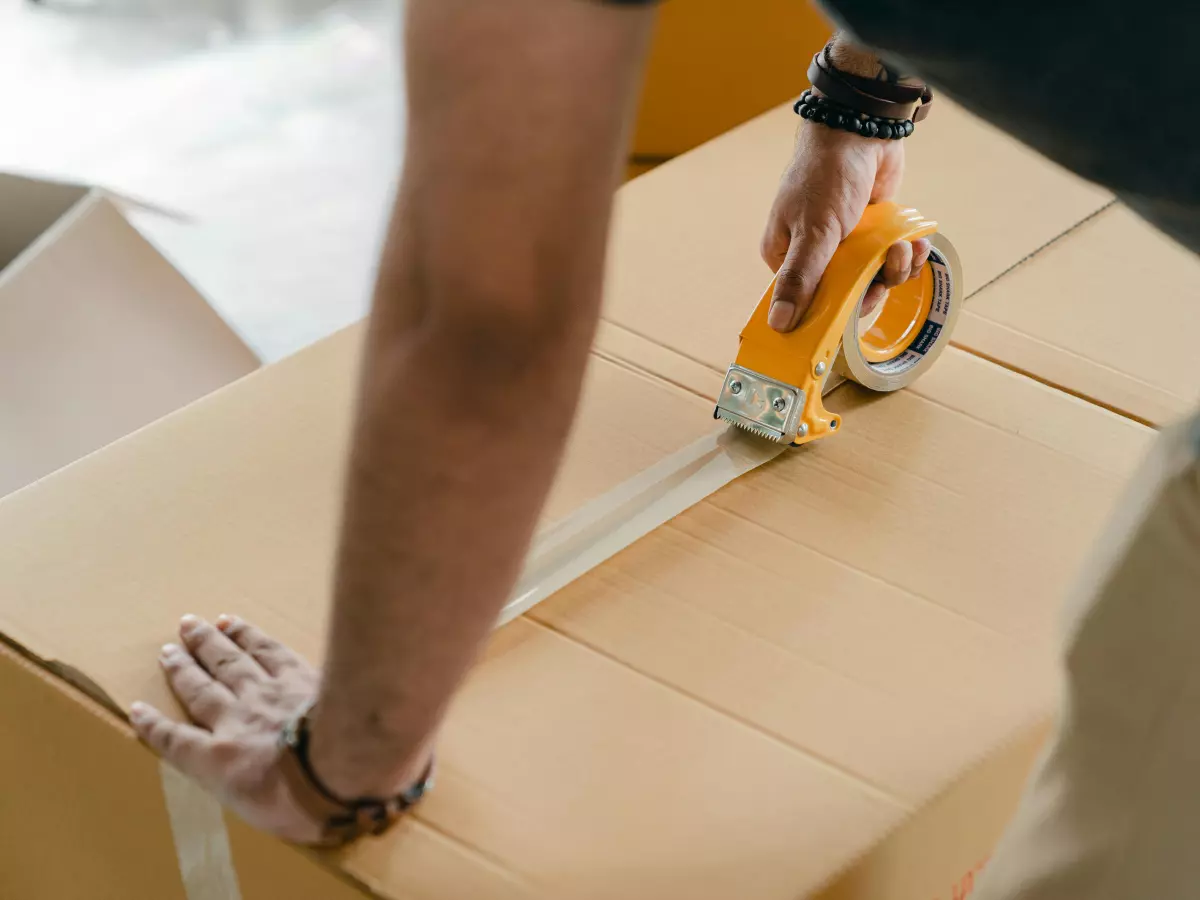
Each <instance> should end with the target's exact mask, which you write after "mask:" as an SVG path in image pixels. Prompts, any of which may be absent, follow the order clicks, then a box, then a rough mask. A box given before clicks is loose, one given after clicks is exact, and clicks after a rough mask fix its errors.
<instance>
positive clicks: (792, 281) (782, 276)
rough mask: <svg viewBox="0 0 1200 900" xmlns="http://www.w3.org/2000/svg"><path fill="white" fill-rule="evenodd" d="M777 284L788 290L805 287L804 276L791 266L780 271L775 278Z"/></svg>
mask: <svg viewBox="0 0 1200 900" xmlns="http://www.w3.org/2000/svg"><path fill="white" fill-rule="evenodd" d="M775 279H776V282H777V283H779V284H782V285H783V286H784V287H788V288H802V287H804V282H805V278H804V274H803V273H802V272H800V271H799V270H798V269H795V268H793V267H791V266H785V267H784V268H782V269H780V270H779V272H778V274H776V276H775Z"/></svg>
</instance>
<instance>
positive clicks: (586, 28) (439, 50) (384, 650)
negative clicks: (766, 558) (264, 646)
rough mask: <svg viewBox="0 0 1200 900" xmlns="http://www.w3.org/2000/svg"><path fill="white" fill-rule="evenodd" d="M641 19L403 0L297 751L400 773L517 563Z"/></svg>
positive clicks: (537, 501) (540, 487) (627, 105)
mask: <svg viewBox="0 0 1200 900" xmlns="http://www.w3.org/2000/svg"><path fill="white" fill-rule="evenodd" d="M649 24H650V14H649V13H648V12H644V11H629V10H620V11H617V10H613V9H610V8H606V7H602V6H597V5H593V4H589V3H580V2H577V0H505V2H503V3H500V2H497V0H412V2H410V4H409V23H408V41H407V46H408V50H407V52H408V64H409V101H410V115H409V122H410V125H409V139H408V148H407V155H406V164H405V175H404V180H403V184H402V187H401V191H400V197H399V200H398V202H397V211H396V214H395V216H394V219H393V226H392V229H391V233H390V235H389V239H388V242H387V248H386V250H385V254H384V262H383V265H382V267H381V273H380V279H379V284H378V289H377V292H376V298H375V303H374V308H373V312H372V318H371V323H370V328H369V335H368V346H367V352H366V357H365V363H364V371H363V380H362V390H361V396H360V408H359V414H358V424H357V427H356V432H355V437H354V448H353V451H352V455H351V463H350V467H349V473H348V481H347V500H346V508H345V517H344V524H343V532H342V538H341V549H340V553H339V558H338V563H337V576H336V586H335V596H334V608H333V615H332V622H331V637H330V643H329V647H328V653H327V660H326V668H325V677H324V681H323V685H322V689H321V693H320V697H319V701H318V706H317V713H316V719H315V724H314V729H313V764H314V767H315V768H316V770H317V772H318V773H319V774H320V775H321V777H322V778H323V779H325V780H326V782H327V783H328V784H329V785H330V787H331V788H333V789H334V790H335V791H337V792H338V793H341V794H344V795H345V796H359V795H363V794H379V793H382V792H386V791H388V790H389V789H394V788H395V787H396V785H397V784H399V783H401V782H403V781H404V780H406V779H407V778H411V777H412V776H414V775H416V774H419V773H418V772H417V771H416V769H417V768H419V767H420V766H421V765H422V764H423V762H424V759H423V754H422V752H421V750H422V747H423V746H424V745H426V744H427V743H428V738H429V735H430V734H431V732H432V731H433V730H434V729H435V727H436V725H437V723H438V721H439V719H440V717H441V715H442V713H443V711H444V709H445V706H446V704H447V701H448V699H449V697H450V695H451V694H452V693H453V690H454V689H455V687H456V686H457V684H458V682H459V681H460V679H461V678H462V676H463V674H464V672H465V671H466V669H467V668H468V667H469V665H470V664H471V662H472V660H473V659H474V657H475V655H476V654H477V653H478V650H479V648H480V645H481V643H482V642H483V640H484V639H485V638H486V636H487V635H488V633H489V632H490V630H491V628H492V627H493V624H494V622H495V620H496V617H497V615H498V613H499V610H500V608H501V607H502V605H503V603H504V601H505V599H506V598H507V596H508V592H509V590H510V589H511V587H512V584H513V583H514V581H515V579H516V576H517V574H518V572H519V568H520V564H521V561H522V558H523V556H524V552H525V550H526V548H527V545H528V543H529V539H530V537H531V534H532V532H533V529H534V527H535V525H536V521H537V518H538V514H539V511H540V509H541V506H542V503H543V501H544V498H545V496H546V493H547V491H548V489H549V487H550V483H551V481H552V479H553V475H554V471H555V469H556V466H557V463H558V460H559V457H560V455H561V451H562V447H563V445H564V442H565V438H566V435H567V433H568V430H569V427H570V423H571V420H572V415H573V412H574V408H575V403H576V399H577V395H578V391H579V385H580V381H581V378H582V373H583V368H584V365H585V362H586V357H587V351H588V346H589V344H590V341H591V337H592V332H593V329H594V327H595V323H596V320H597V318H598V309H599V301H600V288H601V281H602V275H603V265H604V248H605V241H606V237H607V230H608V220H609V214H610V208H611V202H612V193H613V190H614V188H615V187H616V183H617V178H618V173H619V169H620V163H621V160H622V158H623V154H624V149H625V143H626V140H625V139H626V133H627V127H628V124H629V121H630V118H631V114H632V110H633V107H634V101H635V97H636V85H637V74H638V71H639V67H638V63H639V61H640V58H641V55H642V53H643V51H644V44H645V40H646V37H647V34H648V31H649Z"/></svg>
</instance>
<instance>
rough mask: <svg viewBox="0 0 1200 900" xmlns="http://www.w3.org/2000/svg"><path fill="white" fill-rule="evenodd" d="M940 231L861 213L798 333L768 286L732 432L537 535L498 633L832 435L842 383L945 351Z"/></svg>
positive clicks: (953, 278)
mask: <svg viewBox="0 0 1200 900" xmlns="http://www.w3.org/2000/svg"><path fill="white" fill-rule="evenodd" d="M936 232H937V223H936V222H934V221H933V220H931V219H927V218H925V217H924V216H922V215H921V214H920V213H919V212H917V211H916V210H915V209H906V208H903V207H900V206H897V205H896V204H894V203H879V204H875V205H872V206H869V207H867V210H866V212H865V213H864V215H863V217H862V220H861V221H860V222H859V224H858V227H856V228H855V229H854V231H853V232H851V233H850V235H849V237H847V238H846V239H845V240H844V241H842V243H841V244H840V245H839V247H838V249H837V251H836V252H835V253H834V255H833V259H832V260H831V261H830V263H829V266H828V267H827V268H826V270H825V274H824V275H823V276H822V278H821V283H820V285H819V286H818V288H817V292H816V295H815V297H814V298H813V302H812V305H811V306H810V307H809V308H808V310H807V311H806V312H805V314H804V318H803V320H802V321H801V323H800V325H799V327H797V328H796V329H795V330H793V331H791V332H789V333H787V334H781V333H779V332H777V331H775V330H774V329H772V328H771V327H770V326H769V325H768V324H767V311H768V309H769V307H770V304H771V297H772V295H773V293H774V288H775V283H774V281H772V282H771V284H770V286H768V288H767V291H766V293H765V294H764V295H763V297H762V299H761V300H760V301H759V303H758V306H757V307H756V308H755V310H754V312H753V314H752V315H751V316H750V320H749V321H748V322H747V323H746V326H745V327H744V328H743V329H742V332H741V340H740V343H739V345H738V351H737V357H736V359H735V360H734V362H733V365H731V366H730V367H729V371H728V372H727V373H726V375H725V382H724V384H723V385H722V387H721V392H720V395H719V396H718V398H717V406H716V410H715V411H714V413H713V416H714V418H717V419H720V420H722V421H724V422H727V423H729V424H730V425H732V426H736V428H720V429H718V430H716V431H714V432H712V433H711V434H708V435H706V436H704V437H703V438H700V439H699V440H698V441H695V442H694V443H692V444H691V445H689V446H687V447H684V448H683V449H682V450H679V451H678V452H676V453H673V454H672V455H670V456H668V457H667V458H666V459H663V460H661V461H660V462H658V463H656V464H655V465H653V466H651V467H650V468H649V469H646V470H645V471H643V472H641V473H639V474H638V475H636V476H634V477H633V478H631V479H629V480H628V481H626V482H623V483H622V484H619V485H617V486H616V487H615V488H613V489H612V490H610V491H609V492H608V493H606V494H604V495H603V496H601V497H599V498H597V499H596V500H593V501H592V502H590V503H588V504H586V505H585V506H583V507H581V508H579V509H578V510H576V511H575V513H574V514H572V515H571V516H568V517H567V518H566V519H564V520H563V521H561V522H556V523H555V524H554V525H552V526H551V527H550V528H548V529H547V530H545V531H544V532H542V533H540V534H539V535H538V536H537V538H536V539H535V541H534V544H533V547H532V548H531V550H530V553H529V556H528V558H527V560H526V563H525V568H524V570H523V572H522V575H521V579H520V581H519V582H518V583H517V588H516V590H515V592H514V593H513V595H512V597H511V599H510V600H509V602H508V604H507V605H506V606H505V607H504V610H503V612H502V613H501V615H500V624H503V623H504V622H507V621H509V620H510V619H513V618H515V617H516V616H518V615H520V614H521V613H523V612H525V611H526V610H527V609H529V608H530V607H532V606H534V605H535V604H537V603H539V602H541V601H542V600H544V599H545V598H546V597H548V596H550V595H551V594H552V593H554V592H555V591H557V590H558V589H560V588H562V587H564V586H565V585H567V584H569V583H570V582H571V581H573V580H574V579H576V578H578V577H579V576H581V575H583V574H584V573H585V572H587V571H588V570H589V569H592V568H594V567H595V566H597V565H599V564H600V563H602V562H604V561H605V560H606V559H608V558H609V557H611V556H613V555H615V554H616V553H618V552H619V551H621V550H622V549H623V548H625V547H627V546H628V545H629V544H631V543H633V542H634V541H636V540H637V539H638V538H640V537H642V536H643V535H645V534H647V533H649V532H650V531H652V530H654V529H655V528H657V527H658V526H659V525H662V524H663V523H664V522H666V521H667V520H669V519H671V518H673V517H674V516H677V515H678V514H679V513H681V512H683V511H684V510H686V509H687V508H688V507H690V506H692V505H693V504H695V503H698V502H700V501H701V500H703V499H704V498H705V497H707V496H708V495H709V494H711V493H713V492H714V491H716V490H719V489H720V488H722V487H724V486H725V485H726V484H728V483H729V482H731V481H733V480H734V479H735V478H737V477H739V476H741V475H744V474H745V473H747V472H749V471H750V470H752V469H754V468H757V467H758V466H760V465H762V464H763V463H765V462H767V461H768V460H770V459H773V458H774V457H776V456H778V455H780V454H781V453H782V452H783V451H784V450H785V448H786V447H788V446H797V445H800V444H806V443H809V442H811V441H815V440H818V439H819V438H823V437H827V436H829V435H831V434H833V433H835V432H836V431H837V430H838V429H839V428H840V427H841V425H842V422H841V419H840V417H839V416H838V415H837V414H835V413H831V412H829V411H828V410H827V409H825V405H824V403H823V402H822V397H823V396H824V395H825V394H827V393H829V392H830V391H831V390H833V389H834V388H835V387H837V386H838V385H839V384H841V383H842V382H843V381H845V380H846V379H850V380H852V381H855V382H857V383H859V384H860V385H862V386H863V387H865V388H868V389H870V390H874V391H895V390H898V389H899V388H902V387H905V386H907V385H909V384H912V382H913V381H915V380H916V379H917V377H918V376H920V374H921V373H922V372H924V371H925V369H927V368H928V367H929V366H931V365H933V363H934V361H935V360H936V359H937V357H938V356H939V355H940V354H941V352H942V351H943V350H944V349H945V348H946V346H947V344H949V342H950V333H951V331H952V330H953V328H954V323H955V321H956V320H957V318H958V314H959V307H960V306H961V305H962V298H961V292H962V287H961V285H962V277H961V273H960V268H959V262H958V255H957V254H956V253H955V252H954V248H953V247H952V246H951V245H950V243H949V242H948V241H947V240H946V239H945V238H944V237H943V236H942V235H941V234H938V233H936ZM922 237H928V238H929V239H930V243H931V244H932V245H933V246H932V249H931V250H930V253H929V260H928V262H926V264H925V266H924V267H923V269H922V270H921V272H920V274H919V275H918V277H916V278H913V279H910V280H909V281H907V282H905V283H904V284H902V285H900V286H899V287H895V288H892V289H891V290H890V291H889V292H888V296H887V299H886V300H885V301H884V302H883V303H881V304H880V305H879V306H878V307H876V309H875V310H873V311H872V312H871V314H870V315H868V316H866V317H861V316H860V315H859V308H860V306H861V304H862V298H863V295H864V294H865V293H866V291H867V288H868V287H869V286H870V284H871V281H872V280H873V279H874V278H875V275H876V273H878V272H879V271H880V269H882V268H883V263H884V259H885V257H886V256H887V251H888V248H889V247H890V246H891V245H892V244H894V243H895V242H896V241H899V240H907V241H913V240H916V239H917V238H922ZM739 429H742V431H739ZM744 432H750V434H746V433H744ZM764 438H765V439H766V440H763V439H764Z"/></svg>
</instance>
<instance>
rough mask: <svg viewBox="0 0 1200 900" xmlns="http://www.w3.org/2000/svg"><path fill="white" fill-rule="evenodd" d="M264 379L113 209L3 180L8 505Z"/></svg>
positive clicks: (1, 366) (95, 199) (0, 442)
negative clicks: (198, 403) (193, 406)
mask: <svg viewBox="0 0 1200 900" xmlns="http://www.w3.org/2000/svg"><path fill="white" fill-rule="evenodd" d="M257 367H258V359H257V358H256V357H255V356H254V354H253V353H252V352H251V351H250V350H249V349H248V348H247V347H246V345H245V344H243V343H242V341H241V340H240V339H239V338H238V337H237V335H236V334H234V333H233V331H232V330H231V329H230V328H229V327H228V326H227V325H226V324H225V323H224V322H223V321H222V320H221V318H220V317H219V316H218V315H217V314H216V313H215V312H214V311H213V310H212V308H211V307H210V306H209V305H208V304H207V303H206V302H205V301H204V298H203V297H201V296H200V295H199V294H198V293H196V291H195V290H194V289H193V288H192V287H191V285H189V284H188V283H187V281H185V280H184V278H183V277H182V276H181V275H180V274H179V273H178V272H177V271H175V269H174V268H172V266H171V264H170V263H168V262H167V261H166V260H165V259H163V258H162V256H160V255H159V254H158V252H157V251H156V250H155V249H154V248H153V247H152V246H151V245H150V244H149V243H147V241H146V240H145V239H144V238H143V237H142V236H141V235H140V234H139V233H138V232H137V231H136V230H135V229H134V228H133V227H132V226H131V225H130V224H129V223H128V222H127V221H126V220H125V218H124V216H123V215H122V213H121V209H120V207H119V205H118V202H117V200H116V198H113V197H111V196H109V195H107V194H105V193H104V192H102V191H99V190H93V189H89V188H86V187H82V186H78V185H71V184H61V183H55V182H49V181H43V180H38V179H32V178H22V177H19V176H16V175H3V174H0V495H3V494H6V493H9V492H10V491H14V490H16V489H18V488H20V487H23V486H24V485H26V484H28V483H30V482H32V481H35V480H36V479H38V478H41V477H42V476H44V475H46V474H48V473H50V472H52V471H54V470H55V469H58V468H60V467H62V466H64V465H66V464H68V463H70V462H73V461H74V460H76V459H78V458H80V457H82V456H85V455H86V454H88V453H91V452H92V451H93V450H96V449H98V448H100V447H103V446H104V445H106V444H108V443H111V442H112V441H114V440H116V439H117V438H119V437H122V436H124V435H126V434H128V433H130V432H132V431H135V430H136V429H138V428H141V427H142V426H143V425H147V424H149V423H150V422H153V421H154V420H155V419H158V418H160V417H161V416H164V415H166V414H167V413H169V412H172V411H174V410H176V409H178V408H180V407H182V406H184V405H186V404H187V403H190V402H191V401H192V400H195V399H197V398H198V397H201V396H203V395H204V394H207V393H209V392H210V391H213V390H216V389H217V388H219V387H222V386H223V385H225V384H228V383H229V382H231V381H233V380H235V379H237V378H240V377H241V376H242V375H245V374H247V373H249V372H251V371H253V370H254V369H255V368H257Z"/></svg>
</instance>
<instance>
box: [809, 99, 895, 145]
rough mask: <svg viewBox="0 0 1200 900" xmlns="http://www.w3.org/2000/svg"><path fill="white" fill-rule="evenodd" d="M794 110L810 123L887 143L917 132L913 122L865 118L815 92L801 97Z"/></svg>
mask: <svg viewBox="0 0 1200 900" xmlns="http://www.w3.org/2000/svg"><path fill="white" fill-rule="evenodd" d="M792 109H793V110H794V111H795V112H796V113H797V114H798V115H799V116H800V117H801V118H802V119H808V120H809V121H810V122H816V123H817V124H819V125H825V126H827V127H829V128H840V129H841V130H843V131H849V132H850V133H851V134H861V135H862V136H863V137H871V138H881V139H882V140H885V141H886V140H893V141H895V140H899V139H901V138H906V137H908V136H909V135H910V134H912V133H913V129H914V126H913V121H912V119H882V118H880V117H879V116H867V115H863V114H862V113H859V112H855V111H854V110H852V109H850V108H849V107H848V106H842V105H840V104H838V103H834V102H833V101H831V100H829V99H828V98H826V97H818V96H817V95H816V94H814V93H813V92H812V90H811V89H810V90H807V91H805V92H804V93H803V94H801V95H800V99H799V100H797V101H796V103H795V105H794V106H793V107H792Z"/></svg>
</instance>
